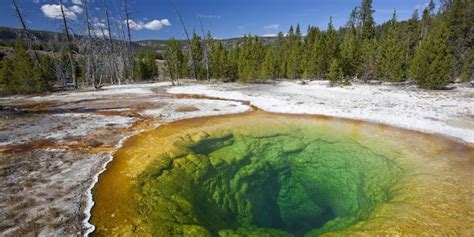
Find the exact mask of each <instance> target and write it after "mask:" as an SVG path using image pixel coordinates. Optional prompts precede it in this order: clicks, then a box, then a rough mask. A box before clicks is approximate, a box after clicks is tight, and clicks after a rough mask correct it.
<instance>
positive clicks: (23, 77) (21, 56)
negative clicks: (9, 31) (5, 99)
mask: <svg viewBox="0 0 474 237" xmlns="http://www.w3.org/2000/svg"><path fill="white" fill-rule="evenodd" d="M34 68H35V66H34V62H33V60H32V59H31V57H30V55H28V52H27V50H26V46H25V44H24V42H23V41H22V40H17V42H16V44H15V54H14V57H13V78H14V79H13V81H12V83H11V84H10V85H9V90H10V91H12V92H13V93H17V94H23V93H31V92H35V90H34V88H35V86H36V85H35V80H34V79H35V78H34Z"/></svg>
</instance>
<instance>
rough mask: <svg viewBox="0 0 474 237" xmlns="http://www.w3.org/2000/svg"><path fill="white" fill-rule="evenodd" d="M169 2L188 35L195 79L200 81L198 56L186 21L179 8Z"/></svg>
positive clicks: (169, 0)
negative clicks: (195, 53)
mask: <svg viewBox="0 0 474 237" xmlns="http://www.w3.org/2000/svg"><path fill="white" fill-rule="evenodd" d="M168 2H169V3H170V5H171V7H172V8H173V9H174V10H175V11H176V14H177V15H178V19H179V22H180V23H181V26H183V30H184V34H185V35H186V39H187V40H188V45H189V49H190V51H191V60H192V64H193V71H194V78H195V79H196V80H198V65H197V62H196V55H194V50H193V45H192V44H191V39H190V38H189V33H188V29H187V28H186V24H184V20H183V18H182V17H181V14H180V13H179V11H178V8H176V6H175V5H174V4H173V2H172V1H171V0H168Z"/></svg>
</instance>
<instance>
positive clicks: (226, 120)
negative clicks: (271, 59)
mask: <svg viewBox="0 0 474 237" xmlns="http://www.w3.org/2000/svg"><path fill="white" fill-rule="evenodd" d="M473 171H474V149H473V148H472V147H468V146H465V145H463V144H461V143H456V142H452V141H450V140H448V139H445V138H442V137H438V136H433V135H427V134H421V133H416V132H410V131H406V130H402V129H396V128H391V127H388V126H384V125H377V124H370V123H363V122H360V121H352V120H342V119H335V118H329V117H315V116H297V115H279V114H271V113H265V112H251V113H246V114H240V115H229V116H218V117H211V118H199V119H192V120H184V121H179V122H175V123H171V124H167V125H164V126H162V127H160V128H158V129H156V130H153V131H150V132H146V133H143V134H140V135H137V136H135V137H133V138H132V139H130V140H129V141H128V142H126V144H125V145H124V147H123V148H122V149H120V150H119V151H118V152H117V153H116V154H115V156H114V160H113V161H112V162H111V163H110V164H109V165H108V167H107V170H106V172H104V173H103V174H102V175H101V176H100V178H99V183H98V184H97V185H96V187H95V188H94V191H93V195H94V201H95V206H94V208H93V210H92V220H91V222H92V224H94V225H95V226H96V231H95V232H94V233H93V235H97V236H110V235H142V236H147V235H151V236H319V235H348V234H365V235H387V234H388V235H390V234H397V233H399V234H412V235H419V234H427V235H430V233H433V234H441V235H450V234H454V235H463V234H465V235H468V234H469V233H473V231H474V230H473V229H474V228H473V226H472V223H473V218H474V217H473V214H472V213H474V212H473V211H474V210H473V209H474V208H473V206H474V202H473V200H474V196H473V195H474V194H473V193H474V187H473V177H472V172H473Z"/></svg>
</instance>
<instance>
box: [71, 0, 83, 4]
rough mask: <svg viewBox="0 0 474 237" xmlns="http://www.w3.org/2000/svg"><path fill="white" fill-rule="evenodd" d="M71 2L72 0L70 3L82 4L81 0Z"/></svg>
mask: <svg viewBox="0 0 474 237" xmlns="http://www.w3.org/2000/svg"><path fill="white" fill-rule="evenodd" d="M71 2H72V4H76V5H82V1H81V0H72V1H71Z"/></svg>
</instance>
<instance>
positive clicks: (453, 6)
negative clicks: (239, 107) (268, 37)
mask: <svg viewBox="0 0 474 237" xmlns="http://www.w3.org/2000/svg"><path fill="white" fill-rule="evenodd" d="M373 13H374V10H373V8H372V0H363V1H362V3H361V5H360V6H359V7H357V8H355V9H354V10H353V11H352V13H351V15H350V18H349V20H348V22H347V24H346V25H345V26H344V27H341V28H340V29H338V30H336V29H335V28H334V26H333V23H332V19H330V20H329V23H328V27H327V29H326V30H324V31H323V30H320V29H319V28H317V27H314V26H309V27H308V29H307V31H306V35H304V36H303V34H302V32H301V28H300V26H299V25H297V26H296V28H293V26H292V27H290V29H289V30H288V32H287V33H286V34H283V33H279V34H278V36H277V38H276V40H275V42H273V43H272V44H270V45H264V44H263V42H262V40H261V39H260V38H259V37H257V36H250V35H247V36H245V37H244V38H243V40H242V41H241V43H239V45H238V46H236V47H230V48H225V47H224V46H223V44H222V42H220V41H217V40H213V39H212V37H211V34H210V33H208V35H207V36H206V37H204V40H203V39H202V38H201V37H199V36H198V35H197V34H196V33H194V34H193V37H192V41H191V45H190V47H189V49H184V50H183V49H181V48H180V47H179V45H178V43H177V41H176V40H175V39H171V40H170V42H169V47H168V49H167V51H166V52H165V58H166V60H167V62H168V68H169V73H170V74H171V77H172V78H173V77H175V78H184V77H192V74H193V73H192V70H193V68H194V66H196V68H197V71H198V79H205V75H206V60H205V59H206V58H207V57H208V62H209V70H210V75H211V76H212V78H216V79H222V80H226V81H236V80H239V81H243V82H256V81H258V80H263V79H276V78H287V79H313V78H325V79H330V80H331V82H332V83H346V82H348V81H349V79H352V78H359V79H362V80H364V81H369V80H383V81H390V82H402V81H405V80H409V79H411V80H414V81H416V82H417V83H418V85H419V86H420V87H423V88H428V89H439V88H442V87H444V86H445V85H447V84H448V83H450V82H453V81H454V80H455V79H456V78H460V79H462V80H464V81H467V80H473V79H474V75H473V74H474V73H473V71H474V50H473V47H472V46H473V43H474V39H473V38H474V1H472V0H442V1H441V6H440V7H439V10H437V11H436V6H435V4H434V2H433V1H432V0H431V1H430V3H429V5H428V6H427V7H426V8H425V9H424V10H423V12H422V13H421V16H420V14H419V12H418V11H415V12H414V13H413V16H412V17H411V19H409V20H406V21H398V19H397V14H396V12H395V11H394V13H393V17H392V19H391V20H390V21H388V22H385V23H383V24H381V25H376V24H375V21H374V18H373ZM206 47H207V48H206ZM206 49H208V53H207V52H206ZM193 58H194V61H193V60H192V59H193Z"/></svg>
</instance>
